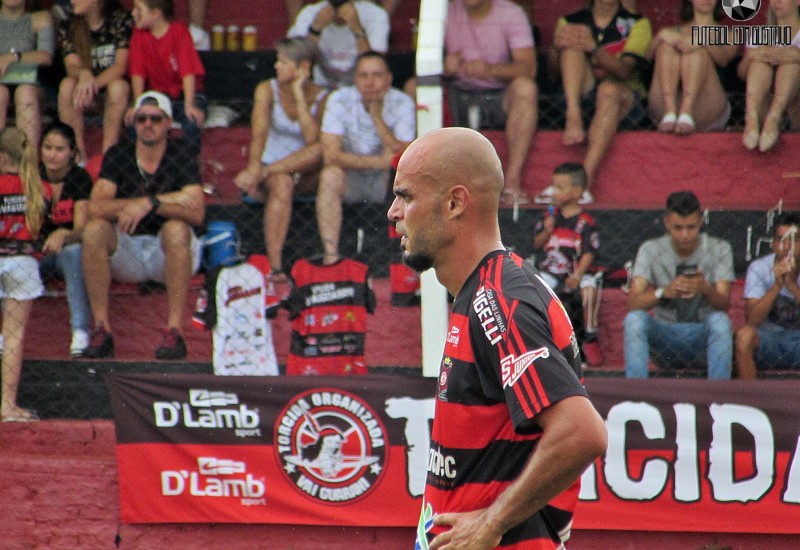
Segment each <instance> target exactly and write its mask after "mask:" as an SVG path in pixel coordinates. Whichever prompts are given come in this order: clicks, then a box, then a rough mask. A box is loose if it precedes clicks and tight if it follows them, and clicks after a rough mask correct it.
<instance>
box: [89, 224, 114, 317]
mask: <svg viewBox="0 0 800 550" xmlns="http://www.w3.org/2000/svg"><path fill="white" fill-rule="evenodd" d="M116 248H117V232H116V229H115V228H114V226H113V225H111V224H110V223H109V222H108V221H106V220H101V219H98V218H95V219H91V220H89V221H88V222H86V226H84V228H83V247H82V249H83V251H82V256H81V261H82V262H83V280H84V283H85V284H86V294H87V295H88V296H89V304H90V305H91V307H92V316H93V317H94V324H95V326H96V327H103V328H104V329H106V330H107V331H109V332H110V331H111V325H110V324H109V322H108V290H109V288H110V287H111V261H110V258H111V255H112V254H113V253H114V250H115V249H116Z"/></svg>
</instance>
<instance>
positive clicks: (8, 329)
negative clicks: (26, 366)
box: [0, 298, 33, 419]
mask: <svg viewBox="0 0 800 550" xmlns="http://www.w3.org/2000/svg"><path fill="white" fill-rule="evenodd" d="M32 306H33V300H22V301H18V300H14V299H12V298H6V300H5V307H4V308H3V341H4V342H5V348H4V350H3V366H2V370H3V388H2V404H1V405H0V414H2V416H3V418H20V419H26V418H30V416H31V415H30V412H28V411H26V410H25V409H22V408H20V407H18V406H17V390H18V389H19V379H20V376H21V374H22V349H23V343H24V341H25V327H26V326H27V324H28V317H29V316H30V313H31V308H32Z"/></svg>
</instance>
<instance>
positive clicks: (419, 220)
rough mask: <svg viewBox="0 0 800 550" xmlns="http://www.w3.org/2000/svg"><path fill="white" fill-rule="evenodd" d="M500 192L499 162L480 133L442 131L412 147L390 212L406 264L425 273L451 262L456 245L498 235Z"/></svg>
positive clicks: (403, 163) (403, 162)
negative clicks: (463, 241)
mask: <svg viewBox="0 0 800 550" xmlns="http://www.w3.org/2000/svg"><path fill="white" fill-rule="evenodd" d="M502 189H503V170H502V166H501V164H500V159H499V158H498V156H497V153H496V151H495V149H494V146H493V145H492V143H491V142H490V141H489V140H488V139H486V138H485V137H484V136H483V135H481V134H480V133H478V132H475V131H474V130H470V129H468V128H442V129H439V130H434V131H433V132H429V133H427V134H425V135H424V136H422V137H420V138H419V139H417V140H416V141H414V142H413V143H412V144H411V145H410V146H409V147H408V149H407V150H406V151H405V152H404V153H403V155H402V157H400V162H399V164H398V167H397V176H396V177H395V182H394V193H395V199H394V202H392V206H391V207H390V208H389V212H388V216H389V219H390V220H392V221H395V222H397V232H398V233H399V234H400V235H402V239H401V246H402V248H403V259H404V261H405V262H406V263H407V264H408V265H409V266H410V267H412V268H413V269H415V270H417V271H424V270H426V269H428V268H430V267H436V266H437V262H439V260H443V261H449V260H450V259H451V258H450V256H449V255H450V254H452V253H453V247H454V244H455V243H456V242H457V241H459V240H462V239H465V240H472V241H477V240H479V239H480V238H485V237H486V236H487V235H494V233H493V231H495V229H496V228H497V227H498V222H497V208H498V204H499V202H500V192H501V191H502ZM496 231H497V234H498V235H499V229H496ZM461 259H462V260H463V258H461ZM452 260H453V261H457V259H456V258H452Z"/></svg>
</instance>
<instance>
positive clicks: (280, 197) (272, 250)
mask: <svg viewBox="0 0 800 550" xmlns="http://www.w3.org/2000/svg"><path fill="white" fill-rule="evenodd" d="M266 187H267V200H266V203H265V204H264V243H265V244H266V246H267V258H269V265H270V266H271V267H272V269H273V270H281V269H283V258H282V256H283V244H284V243H285V242H286V234H287V233H288V232H289V222H290V220H291V218H292V195H293V194H294V181H293V180H292V176H291V174H287V173H282V174H274V175H272V176H270V177H268V178H267V181H266Z"/></svg>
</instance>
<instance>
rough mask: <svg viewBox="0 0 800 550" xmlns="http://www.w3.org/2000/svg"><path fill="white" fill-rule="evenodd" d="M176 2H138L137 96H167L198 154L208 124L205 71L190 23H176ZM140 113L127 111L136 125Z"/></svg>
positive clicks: (133, 57) (132, 68) (132, 66)
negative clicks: (152, 92) (149, 93)
mask: <svg viewBox="0 0 800 550" xmlns="http://www.w3.org/2000/svg"><path fill="white" fill-rule="evenodd" d="M174 13H175V6H174V3H173V0H136V1H135V2H134V3H133V11H132V15H133V20H134V23H135V24H136V28H135V29H134V31H133V35H132V36H131V47H130V60H129V64H128V65H129V66H128V72H129V73H130V76H131V92H132V94H131V97H133V98H134V99H135V98H137V97H139V96H140V95H142V93H144V91H145V90H155V91H158V92H162V93H164V94H166V95H168V96H169V97H170V99H172V110H173V113H174V117H173V119H174V120H175V121H177V122H179V123H180V125H181V127H182V128H183V137H184V139H185V140H186V141H187V143H188V144H189V147H190V148H191V150H192V152H194V153H195V154H199V153H200V129H201V128H202V127H203V123H204V122H205V108H206V99H205V96H204V95H203V94H202V91H203V76H204V75H205V69H204V68H203V63H202V62H201V61H200V56H199V55H198V54H197V51H196V50H195V49H194V43H193V42H192V36H191V34H190V33H189V29H188V28H187V27H186V25H185V24H183V23H181V22H178V21H172V17H173V15H174ZM133 115H134V109H133V107H131V108H130V109H128V111H127V112H126V113H125V123H126V124H128V125H130V124H131V123H132V122H133Z"/></svg>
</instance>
